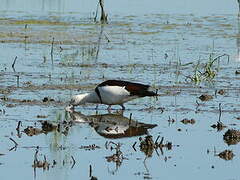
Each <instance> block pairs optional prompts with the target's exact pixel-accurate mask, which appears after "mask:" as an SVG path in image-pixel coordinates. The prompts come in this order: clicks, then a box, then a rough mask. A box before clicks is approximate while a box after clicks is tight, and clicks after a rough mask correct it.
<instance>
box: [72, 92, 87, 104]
mask: <svg viewBox="0 0 240 180" xmlns="http://www.w3.org/2000/svg"><path fill="white" fill-rule="evenodd" d="M88 95H89V94H88V93H85V94H79V95H75V96H73V97H72V99H71V101H70V105H72V106H77V105H80V104H85V103H86V102H87V96H88Z"/></svg>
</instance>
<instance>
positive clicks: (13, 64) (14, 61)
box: [12, 56, 17, 72]
mask: <svg viewBox="0 0 240 180" xmlns="http://www.w3.org/2000/svg"><path fill="white" fill-rule="evenodd" d="M16 60H17V56H16V57H15V58H14V60H13V63H12V68H13V71H14V72H15V67H14V66H15V63H16Z"/></svg>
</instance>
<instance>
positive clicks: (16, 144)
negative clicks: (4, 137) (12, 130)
mask: <svg viewBox="0 0 240 180" xmlns="http://www.w3.org/2000/svg"><path fill="white" fill-rule="evenodd" d="M9 139H10V140H11V141H12V142H13V143H14V147H12V148H11V149H9V151H12V150H13V149H15V151H16V149H17V146H18V143H17V142H16V141H15V140H14V139H13V138H9Z"/></svg>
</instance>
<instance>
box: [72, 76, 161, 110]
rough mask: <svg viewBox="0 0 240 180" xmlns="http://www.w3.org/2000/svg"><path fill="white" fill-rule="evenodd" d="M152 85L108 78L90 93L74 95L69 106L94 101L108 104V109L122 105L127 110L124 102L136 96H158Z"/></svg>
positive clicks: (94, 102)
mask: <svg viewBox="0 0 240 180" xmlns="http://www.w3.org/2000/svg"><path fill="white" fill-rule="evenodd" d="M150 87H151V86H150V85H146V84H141V83H135V82H130V81H123V80H106V81H104V82H102V83H100V84H98V85H97V86H96V87H95V89H94V90H92V91H91V92H89V93H83V94H79V95H74V96H72V98H71V100H70V104H69V107H70V108H72V109H74V107H75V106H78V105H81V104H85V103H93V104H106V105H108V108H107V109H108V110H109V111H110V110H111V106H112V105H120V106H121V107H122V110H125V106H124V103H126V102H128V101H131V100H133V99H136V98H142V97H146V96H157V95H158V94H157V92H154V91H151V90H150Z"/></svg>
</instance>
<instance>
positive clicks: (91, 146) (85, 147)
mask: <svg viewBox="0 0 240 180" xmlns="http://www.w3.org/2000/svg"><path fill="white" fill-rule="evenodd" d="M79 149H85V150H89V151H90V150H95V149H100V146H97V145H95V144H92V145H88V146H80V147H79Z"/></svg>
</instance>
